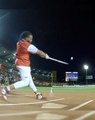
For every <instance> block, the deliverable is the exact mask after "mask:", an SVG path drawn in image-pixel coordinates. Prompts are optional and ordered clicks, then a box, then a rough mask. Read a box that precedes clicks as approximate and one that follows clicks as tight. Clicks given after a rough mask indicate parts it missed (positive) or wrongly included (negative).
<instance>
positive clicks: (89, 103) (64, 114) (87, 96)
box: [0, 93, 95, 120]
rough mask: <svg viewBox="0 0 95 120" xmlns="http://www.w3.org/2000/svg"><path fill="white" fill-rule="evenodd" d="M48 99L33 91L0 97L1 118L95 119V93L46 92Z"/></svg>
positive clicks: (9, 119) (42, 119)
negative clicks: (5, 99)
mask: <svg viewBox="0 0 95 120" xmlns="http://www.w3.org/2000/svg"><path fill="white" fill-rule="evenodd" d="M44 95H45V96H47V100H46V101H40V100H36V99H35V97H34V94H33V93H28V95H27V94H26V93H25V94H22V93H21V94H20V95H19V94H17V95H9V96H8V102H5V101H3V100H2V99H0V120H95V93H44Z"/></svg>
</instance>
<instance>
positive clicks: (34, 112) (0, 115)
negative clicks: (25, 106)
mask: <svg viewBox="0 0 95 120" xmlns="http://www.w3.org/2000/svg"><path fill="white" fill-rule="evenodd" d="M41 112H42V111H31V112H30V111H29V112H27V111H26V112H20V113H19V112H17V113H6V114H0V117H10V116H21V115H32V114H37V113H41Z"/></svg>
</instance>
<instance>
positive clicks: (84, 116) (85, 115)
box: [75, 111, 95, 120]
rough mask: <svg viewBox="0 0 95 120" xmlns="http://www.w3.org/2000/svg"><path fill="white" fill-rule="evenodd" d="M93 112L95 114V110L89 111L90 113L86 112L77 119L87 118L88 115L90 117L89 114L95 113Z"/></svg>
mask: <svg viewBox="0 0 95 120" xmlns="http://www.w3.org/2000/svg"><path fill="white" fill-rule="evenodd" d="M93 114H95V111H91V112H89V113H86V114H84V115H82V116H80V117H78V118H76V119H75V120H84V119H86V118H87V117H89V116H91V115H93Z"/></svg>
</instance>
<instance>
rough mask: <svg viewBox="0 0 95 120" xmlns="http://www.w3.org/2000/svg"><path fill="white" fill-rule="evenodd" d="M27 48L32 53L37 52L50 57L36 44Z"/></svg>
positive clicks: (39, 54) (47, 57) (43, 56)
mask: <svg viewBox="0 0 95 120" xmlns="http://www.w3.org/2000/svg"><path fill="white" fill-rule="evenodd" d="M27 50H28V52H30V53H32V54H36V55H38V56H40V57H42V58H46V59H49V56H48V55H47V54H46V53H45V52H43V51H42V50H39V49H38V48H36V47H35V46H34V45H30V46H29V47H28V49H27Z"/></svg>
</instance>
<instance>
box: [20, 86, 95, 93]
mask: <svg viewBox="0 0 95 120" xmlns="http://www.w3.org/2000/svg"><path fill="white" fill-rule="evenodd" d="M37 88H38V90H39V91H40V92H50V91H51V87H37ZM18 90H19V91H22V92H27V91H31V89H30V88H29V87H25V88H20V89H18ZM52 91H53V92H59V93H60V92H95V87H94V86H91V87H88V86H85V87H53V88H52Z"/></svg>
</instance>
